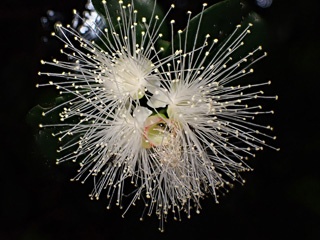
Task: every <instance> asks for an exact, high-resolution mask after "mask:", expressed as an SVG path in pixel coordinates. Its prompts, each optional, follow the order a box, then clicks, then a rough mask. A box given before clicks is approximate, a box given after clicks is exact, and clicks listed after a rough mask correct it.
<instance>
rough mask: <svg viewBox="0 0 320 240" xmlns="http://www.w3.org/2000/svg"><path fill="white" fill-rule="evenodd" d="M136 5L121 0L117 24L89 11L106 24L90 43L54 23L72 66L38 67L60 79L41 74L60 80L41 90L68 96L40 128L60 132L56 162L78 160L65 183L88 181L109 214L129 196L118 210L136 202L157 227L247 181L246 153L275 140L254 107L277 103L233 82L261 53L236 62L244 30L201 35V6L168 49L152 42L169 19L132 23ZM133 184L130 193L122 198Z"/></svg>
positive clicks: (60, 63) (64, 63) (258, 50)
mask: <svg viewBox="0 0 320 240" xmlns="http://www.w3.org/2000/svg"><path fill="white" fill-rule="evenodd" d="M226 2H227V4H229V2H232V1H230V0H228V1H226ZM99 3H100V2H99ZM134 3H135V1H133V0H132V1H130V3H128V4H124V3H123V2H122V1H119V3H118V5H117V8H116V13H115V14H117V15H116V17H114V13H113V12H110V11H109V8H108V6H109V5H107V3H106V2H104V1H102V5H96V6H100V7H101V6H103V9H104V12H103V13H104V15H105V20H106V28H105V29H103V30H99V29H98V30H95V29H94V28H92V30H94V31H95V34H96V37H97V39H96V40H97V41H96V42H94V41H89V40H86V39H85V38H82V37H81V36H80V34H79V33H78V32H77V31H76V30H74V29H73V28H71V27H67V28H64V27H63V26H61V25H60V24H58V25H57V28H58V32H59V35H57V37H58V38H59V39H60V40H61V41H62V42H64V44H65V48H66V50H61V52H62V53H63V54H65V55H66V56H67V57H68V58H69V59H68V61H58V60H53V62H45V61H42V63H44V64H49V65H54V66H57V67H59V68H62V69H63V72H62V73H40V74H41V75H48V76H50V77H58V78H62V79H63V80H60V81H51V80H50V82H49V84H40V85H39V86H46V85H54V86H56V88H57V89H59V90H60V93H61V94H62V95H65V96H66V98H65V99H64V101H63V102H62V103H61V104H58V105H57V106H56V107H54V108H52V109H50V110H48V111H45V112H43V115H44V116H46V115H47V114H49V113H51V112H56V111H57V110H61V109H62V110H61V111H60V113H59V117H60V120H61V121H62V123H53V124H41V125H40V126H41V127H44V128H51V127H53V128H58V127H59V128H60V130H59V131H57V132H56V133H55V134H54V135H55V136H57V137H58V138H59V140H60V141H62V142H63V144H62V146H61V147H60V148H59V150H58V151H59V152H60V154H61V157H60V158H58V160H57V163H60V162H64V161H74V162H79V163H80V169H79V173H78V175H77V176H76V177H75V178H73V179H72V180H81V181H83V182H84V181H86V180H87V179H91V178H93V179H94V181H93V182H94V188H93V191H92V193H91V194H90V197H91V198H92V199H93V198H95V199H98V198H99V196H100V195H101V194H103V191H102V190H103V189H105V192H106V195H107V197H108V198H110V202H109V203H108V207H110V205H111V203H112V200H113V199H115V200H116V204H117V205H119V206H120V207H122V206H123V201H122V200H123V197H124V196H131V197H132V199H131V201H130V203H129V204H128V206H127V207H126V211H125V213H126V212H127V210H128V209H129V208H130V206H131V205H133V204H135V202H136V200H139V199H142V200H143V201H144V203H145V210H147V213H148V215H151V214H152V213H153V212H155V213H156V214H157V216H158V218H159V219H160V230H163V222H164V220H166V218H167V216H168V214H169V213H172V214H173V216H174V218H175V219H180V212H181V211H184V212H186V213H187V216H188V217H190V214H191V210H192V209H195V210H196V212H199V211H200V208H201V207H200V200H201V198H203V197H204V196H206V195H210V194H212V195H214V198H215V200H216V202H218V200H217V197H218V194H217V189H221V190H223V189H225V188H228V185H230V184H231V183H230V181H239V182H241V183H242V182H243V181H244V180H242V178H241V176H240V172H243V171H247V170H251V168H250V167H249V166H248V165H247V163H246V161H245V160H246V159H247V158H248V157H250V156H254V155H255V154H254V153H253V151H256V150H261V149H262V148H263V147H264V146H268V147H271V146H269V145H268V143H266V142H265V140H264V138H274V137H271V136H269V135H268V134H265V133H264V130H271V127H270V126H263V125H259V124H258V123H255V122H254V117H255V116H256V115H259V114H267V113H272V111H263V110H261V108H262V107H261V106H260V105H259V104H254V101H256V100H259V99H262V98H276V97H269V96H263V92H262V91H261V90H260V89H259V88H260V87H262V86H263V85H268V84H269V82H266V83H256V84H249V85H248V84H244V85H241V84H240V83H241V82H239V79H241V78H243V77H245V76H246V75H247V74H250V73H252V72H253V70H252V69H251V65H252V64H254V63H255V62H256V61H258V60H259V59H261V58H262V57H264V56H265V55H266V53H264V52H262V51H261V50H262V47H260V46H258V47H257V48H255V49H254V50H252V51H250V52H248V53H247V54H245V55H242V56H241V57H236V58H233V55H234V54H235V53H237V52H238V51H241V49H242V48H243V46H244V42H243V41H244V39H245V38H246V37H247V35H248V34H250V28H251V27H252V24H251V23H244V24H243V25H242V26H240V25H238V26H237V27H235V30H233V31H232V32H231V34H230V35H229V36H228V37H226V38H225V39H224V40H223V41H222V43H221V44H219V41H218V39H213V40H211V36H210V35H209V34H203V32H201V31H200V29H201V26H202V24H203V20H202V18H203V16H204V15H205V14H208V12H206V10H205V7H206V4H204V5H203V10H202V11H201V13H200V14H199V15H197V16H196V17H195V18H191V12H188V14H189V18H188V22H187V27H186V28H185V30H184V31H178V33H177V36H174V30H173V29H174V28H173V24H174V21H171V30H172V31H171V34H172V36H171V44H169V46H168V44H167V49H163V48H161V47H159V46H158V43H159V41H158V40H159V39H160V38H161V36H162V33H161V32H160V29H161V27H162V25H165V20H166V16H167V15H166V16H164V17H163V19H160V17H159V16H158V15H157V14H156V13H155V12H156V9H157V7H156V6H157V5H156V3H154V8H153V10H152V13H151V16H150V17H149V18H147V17H141V16H140V17H138V16H139V15H138V11H137V10H136V9H135V7H134ZM235 5H236V4H235ZM219 6H220V7H221V6H223V5H219ZM109 7H110V8H112V9H113V8H114V6H111V5H110V6H109ZM173 7H174V6H173V5H172V6H171V8H173ZM212 9H213V8H212ZM100 10H101V9H100ZM218 10H219V7H218ZM209 13H210V11H209ZM161 18H162V17H161ZM194 30H195V32H192V31H194ZM200 32H201V34H200ZM198 35H199V36H198ZM201 36H204V37H203V39H202V38H201ZM71 37H72V38H74V40H71ZM200 42H201V43H200ZM190 46H191V47H190ZM66 99H68V100H66ZM271 148H272V147H271ZM130 183H132V185H133V187H134V188H135V190H133V191H132V190H131V191H132V192H130V194H125V192H126V190H127V189H128V187H127V185H128V184H129V185H131V184H130ZM129 189H132V187H129ZM219 191H220V190H219ZM144 212H145V211H144Z"/></svg>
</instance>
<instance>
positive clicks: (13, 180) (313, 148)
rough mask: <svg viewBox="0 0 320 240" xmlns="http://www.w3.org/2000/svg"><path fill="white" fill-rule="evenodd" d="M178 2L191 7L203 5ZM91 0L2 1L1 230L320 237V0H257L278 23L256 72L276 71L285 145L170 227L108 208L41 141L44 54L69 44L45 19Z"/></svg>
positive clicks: (18, 234)
mask: <svg viewBox="0 0 320 240" xmlns="http://www.w3.org/2000/svg"><path fill="white" fill-rule="evenodd" d="M174 2H175V3H176V4H177V11H179V10H180V11H181V12H184V11H185V10H187V9H198V8H199V7H198V6H199V5H200V2H199V3H198V4H195V3H194V2H195V1H191V0H190V1H174ZM191 2H193V4H192V6H191ZM212 2H213V1H212ZM84 3H85V1H80V0H72V1H71V0H66V1H62V0H50V1H49V0H41V1H40V0H39V1H37V0H29V1H22V0H10V1H9V0H3V1H1V6H0V26H1V28H0V31H1V38H0V39H1V52H0V53H1V58H0V61H1V64H0V68H1V70H0V76H1V78H0V79H1V87H0V91H1V118H0V121H1V124H0V126H1V132H0V136H1V145H0V146H1V151H0V156H1V160H0V161H1V165H0V170H1V174H0V181H1V182H0V184H1V188H0V191H1V198H0V199H1V200H0V201H1V203H0V211H1V212H0V214H1V221H2V223H1V224H0V239H23V240H29V239H30V240H38V239H39V240H51V239H116V238H117V239H129V238H130V239H162V238H165V239H177V238H179V239H180V238H181V239H191V238H194V239H195V238H196V239H205V238H209V239H259V240H262V239H281V238H284V239H292V238H295V239H297V238H299V239H320V220H319V219H320V174H319V168H318V167H317V163H318V161H319V160H320V159H319V155H318V153H319V148H320V138H319V137H320V131H319V117H318V116H317V115H318V109H319V104H318V103H319V95H320V94H319V87H320V84H319V82H320V79H319V76H320V67H319V63H320V61H319V59H320V57H319V56H320V44H319V43H320V37H319V29H320V14H319V12H320V4H319V1H316V0H313V1H289V0H274V3H273V4H272V5H271V7H270V8H267V9H261V8H259V7H257V6H255V4H254V1H249V3H250V4H251V6H252V7H254V8H255V9H256V11H257V12H259V13H260V15H261V16H263V17H264V18H265V20H266V21H267V23H268V25H269V27H270V29H271V32H270V41H271V44H270V46H269V47H268V49H267V50H268V53H269V56H268V58H266V59H264V60H263V61H261V62H260V63H258V64H257V67H256V68H255V70H256V73H255V74H256V77H260V78H262V81H265V80H269V79H271V80H272V86H271V88H269V89H268V90H267V91H268V93H271V94H277V95H279V100H278V101H277V102H273V103H271V104H272V107H273V109H274V110H275V115H274V116H273V117H272V118H270V123H272V124H273V126H274V127H275V134H276V135H277V136H278V139H277V140H276V141H275V142H273V143H272V144H273V145H275V146H276V147H280V148H281V151H280V152H277V151H274V150H271V149H266V150H265V151H263V152H259V153H258V154H257V157H256V158H255V159H253V160H252V161H250V163H251V164H250V165H251V166H252V167H253V168H254V169H255V171H254V172H251V173H248V174H245V175H244V177H245V179H246V180H247V183H246V184H245V185H244V186H241V185H236V187H235V188H234V189H233V190H232V191H230V193H229V194H228V195H227V196H225V197H222V199H221V200H220V202H221V203H220V204H219V205H216V204H215V203H214V202H213V198H208V199H206V200H204V201H203V210H202V212H201V214H200V215H197V214H195V213H194V214H192V217H191V219H190V220H189V219H186V218H184V219H183V221H182V222H174V221H173V220H171V219H169V222H168V223H167V224H166V229H165V233H160V232H159V231H158V230H157V224H158V221H157V220H156V219H155V216H153V217H151V218H146V219H145V221H143V222H140V221H139V220H138V219H139V216H140V209H139V210H137V211H136V210H134V209H133V210H132V211H129V213H128V214H127V215H126V217H125V218H124V219H123V218H121V213H122V211H121V210H119V209H118V208H117V207H116V206H114V207H113V208H112V209H111V210H108V211H107V210H106V209H105V207H106V205H107V203H106V201H104V199H103V198H102V197H101V199H100V200H99V201H90V200H89V198H88V197H87V194H88V193H90V189H91V185H90V184H85V185H81V184H80V183H77V182H76V183H71V182H69V179H70V178H71V177H73V176H74V171H75V170H76V168H74V169H72V171H71V170H70V169H68V168H64V166H63V165H61V166H60V165H59V166H56V165H54V164H53V163H52V162H50V161H49V160H48V159H46V158H43V157H41V156H40V155H39V150H38V149H37V147H36V146H35V145H34V144H33V130H32V129H31V128H30V127H29V126H28V125H27V124H26V121H25V118H26V114H27V112H28V111H29V109H30V108H31V107H33V106H34V105H36V104H37V103H38V95H39V92H40V91H39V90H36V88H35V87H34V86H35V84H36V83H38V82H39V77H38V76H37V72H38V71H39V70H40V69H41V66H40V62H39V61H40V59H47V60H50V58H51V57H59V54H58V49H59V48H60V47H61V46H60V45H59V44H57V42H55V40H49V42H46V41H44V40H45V37H49V33H50V31H51V30H52V29H50V24H49V25H47V26H42V25H41V23H40V18H41V17H43V16H46V11H47V10H48V9H51V10H54V11H55V12H56V16H57V18H58V19H59V20H62V21H64V22H66V23H68V21H70V17H71V12H72V9H73V8H75V9H79V10H81V9H83V6H84ZM60 13H61V14H60ZM58 19H57V20H58ZM268 121H269V119H268Z"/></svg>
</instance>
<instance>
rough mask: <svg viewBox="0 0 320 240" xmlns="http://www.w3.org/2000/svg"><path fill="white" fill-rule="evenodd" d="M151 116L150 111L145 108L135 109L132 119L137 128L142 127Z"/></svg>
mask: <svg viewBox="0 0 320 240" xmlns="http://www.w3.org/2000/svg"><path fill="white" fill-rule="evenodd" d="M151 114H152V111H151V110H149V109H148V108H145V107H136V108H135V109H134V111H133V117H134V119H135V120H136V122H137V123H138V125H139V126H143V124H144V122H145V121H146V119H147V118H148V117H149V116H150V115H151Z"/></svg>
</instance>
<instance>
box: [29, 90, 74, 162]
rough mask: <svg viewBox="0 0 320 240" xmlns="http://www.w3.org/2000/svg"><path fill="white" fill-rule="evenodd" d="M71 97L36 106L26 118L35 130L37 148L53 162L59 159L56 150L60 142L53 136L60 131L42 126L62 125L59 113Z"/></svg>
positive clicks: (61, 97)
mask: <svg viewBox="0 0 320 240" xmlns="http://www.w3.org/2000/svg"><path fill="white" fill-rule="evenodd" d="M70 97H71V96H69V95H64V96H59V97H57V98H55V99H54V102H50V103H45V104H43V105H45V106H41V105H36V106H34V107H33V108H32V109H31V110H30V111H29V113H28V114H27V116H26V122H27V124H28V125H29V126H30V127H32V128H33V130H34V140H35V144H36V147H37V148H38V149H39V150H40V151H39V152H41V154H42V155H43V156H44V157H45V158H48V159H51V160H52V159H56V158H57V151H56V150H57V149H58V147H59V145H60V142H59V140H58V138H57V137H54V136H53V134H54V133H56V132H57V131H58V130H57V129H56V128H55V127H45V128H42V127H40V125H48V124H58V123H60V117H59V112H60V111H61V107H62V105H61V104H62V103H64V102H66V101H67V100H68V99H70ZM60 105H61V107H60ZM57 106H58V107H57ZM55 107H57V108H56V109H54V110H52V111H50V112H49V113H47V114H46V115H45V116H44V115H43V113H45V112H48V111H49V110H50V109H53V108H55Z"/></svg>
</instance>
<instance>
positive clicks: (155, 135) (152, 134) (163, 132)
mask: <svg viewBox="0 0 320 240" xmlns="http://www.w3.org/2000/svg"><path fill="white" fill-rule="evenodd" d="M170 134H171V133H170V122H169V119H167V118H166V116H164V115H162V114H157V115H153V116H150V117H148V118H147V120H146V121H145V123H144V130H143V140H142V147H144V148H151V147H153V146H161V145H167V144H169V141H170Z"/></svg>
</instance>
